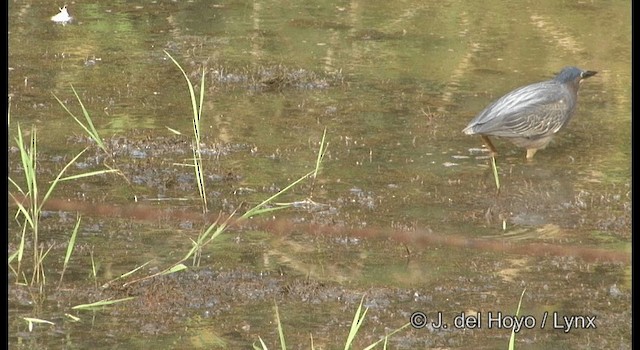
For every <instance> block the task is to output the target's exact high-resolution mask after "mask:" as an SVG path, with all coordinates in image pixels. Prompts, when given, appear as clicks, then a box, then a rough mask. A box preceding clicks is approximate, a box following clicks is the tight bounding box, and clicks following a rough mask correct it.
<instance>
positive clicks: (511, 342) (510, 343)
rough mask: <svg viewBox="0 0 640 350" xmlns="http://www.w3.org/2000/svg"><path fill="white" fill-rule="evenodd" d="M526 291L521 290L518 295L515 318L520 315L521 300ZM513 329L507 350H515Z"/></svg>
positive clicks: (512, 329)
mask: <svg viewBox="0 0 640 350" xmlns="http://www.w3.org/2000/svg"><path fill="white" fill-rule="evenodd" d="M526 291H527V288H525V289H523V290H522V294H521V295H520V301H519V302H518V309H517V310H516V316H515V317H518V316H519V315H520V306H521V305H522V298H524V292H526ZM514 329H515V328H511V336H510V337H509V350H514V349H515V348H516V332H515V331H514Z"/></svg>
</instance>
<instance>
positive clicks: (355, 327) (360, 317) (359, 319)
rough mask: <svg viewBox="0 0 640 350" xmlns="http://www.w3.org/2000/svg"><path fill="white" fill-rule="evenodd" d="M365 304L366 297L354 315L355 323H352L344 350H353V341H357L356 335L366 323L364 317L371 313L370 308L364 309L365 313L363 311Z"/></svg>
mask: <svg viewBox="0 0 640 350" xmlns="http://www.w3.org/2000/svg"><path fill="white" fill-rule="evenodd" d="M363 303H364V295H363V296H362V299H361V300H360V305H358V309H357V310H356V313H355V314H354V315H353V321H352V322H351V328H350V329H349V335H348V336H347V341H346V342H345V344H344V350H349V349H351V346H352V345H353V341H354V340H355V338H356V335H357V334H358V331H359V330H360V327H361V326H362V323H363V322H364V317H365V315H366V314H367V311H369V308H366V309H364V311H362V304H363Z"/></svg>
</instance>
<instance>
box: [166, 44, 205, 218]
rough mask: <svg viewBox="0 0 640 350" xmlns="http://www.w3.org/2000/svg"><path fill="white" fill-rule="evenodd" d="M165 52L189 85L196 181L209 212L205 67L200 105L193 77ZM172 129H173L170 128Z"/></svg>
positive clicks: (201, 83)
mask: <svg viewBox="0 0 640 350" xmlns="http://www.w3.org/2000/svg"><path fill="white" fill-rule="evenodd" d="M163 51H164V53H165V54H166V55H167V56H169V58H170V59H171V61H173V63H174V64H175V65H176V66H177V67H178V69H180V72H182V75H183V76H184V78H185V80H186V81H187V86H188V87H189V96H190V98H191V110H192V112H193V136H194V140H193V146H192V150H193V165H194V171H195V176H196V183H197V184H198V192H199V194H200V200H201V201H202V212H203V213H207V212H208V211H209V208H208V204H207V191H206V189H205V184H204V171H203V169H202V149H201V148H200V144H201V138H200V136H201V128H200V119H201V118H202V107H203V104H204V87H205V85H204V82H205V67H204V66H203V67H202V78H201V80H200V101H199V105H198V101H197V100H196V93H195V89H194V88H193V84H192V83H191V79H189V76H188V75H187V73H186V72H185V71H184V69H183V68H182V66H181V65H180V63H178V61H176V60H175V59H174V58H173V56H171V54H169V52H167V51H166V50H163ZM170 130H171V129H170Z"/></svg>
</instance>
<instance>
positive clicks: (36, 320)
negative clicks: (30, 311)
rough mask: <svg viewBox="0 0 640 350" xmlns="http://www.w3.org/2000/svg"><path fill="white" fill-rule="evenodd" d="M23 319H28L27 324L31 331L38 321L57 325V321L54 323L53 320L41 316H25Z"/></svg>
mask: <svg viewBox="0 0 640 350" xmlns="http://www.w3.org/2000/svg"><path fill="white" fill-rule="evenodd" d="M22 319H23V320H25V321H27V324H28V327H29V332H32V331H33V325H34V324H36V323H40V324H48V325H52V326H55V323H53V322H51V321H47V320H43V319H41V318H33V317H23V318H22Z"/></svg>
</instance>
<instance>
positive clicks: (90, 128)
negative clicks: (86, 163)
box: [52, 85, 108, 154]
mask: <svg viewBox="0 0 640 350" xmlns="http://www.w3.org/2000/svg"><path fill="white" fill-rule="evenodd" d="M71 90H72V91H73V94H74V95H75V96H76V99H77V100H78V103H79V104H80V108H81V109H82V114H83V115H84V118H85V120H86V122H87V125H85V124H84V123H83V122H81V121H80V119H78V117H76V115H75V114H73V112H71V110H69V108H68V107H67V105H66V104H65V103H64V102H62V100H60V99H59V98H58V96H56V94H53V93H52V95H53V97H54V98H55V99H56V100H57V101H58V103H59V104H60V105H61V106H62V108H64V110H65V111H67V113H68V114H69V115H70V116H71V117H72V118H73V119H74V120H75V121H76V123H78V125H80V127H82V129H84V131H85V132H86V133H87V135H89V137H91V139H92V140H93V142H95V143H96V145H98V147H100V149H102V150H103V151H104V152H105V153H107V154H108V151H107V146H105V144H104V142H103V141H102V137H100V134H98V130H96V128H95V126H94V125H93V121H92V120H91V116H90V115H89V112H88V111H87V109H86V108H85V107H84V104H83V103H82V100H81V99H80V96H79V95H78V93H77V92H76V89H75V88H74V87H73V85H71Z"/></svg>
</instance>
